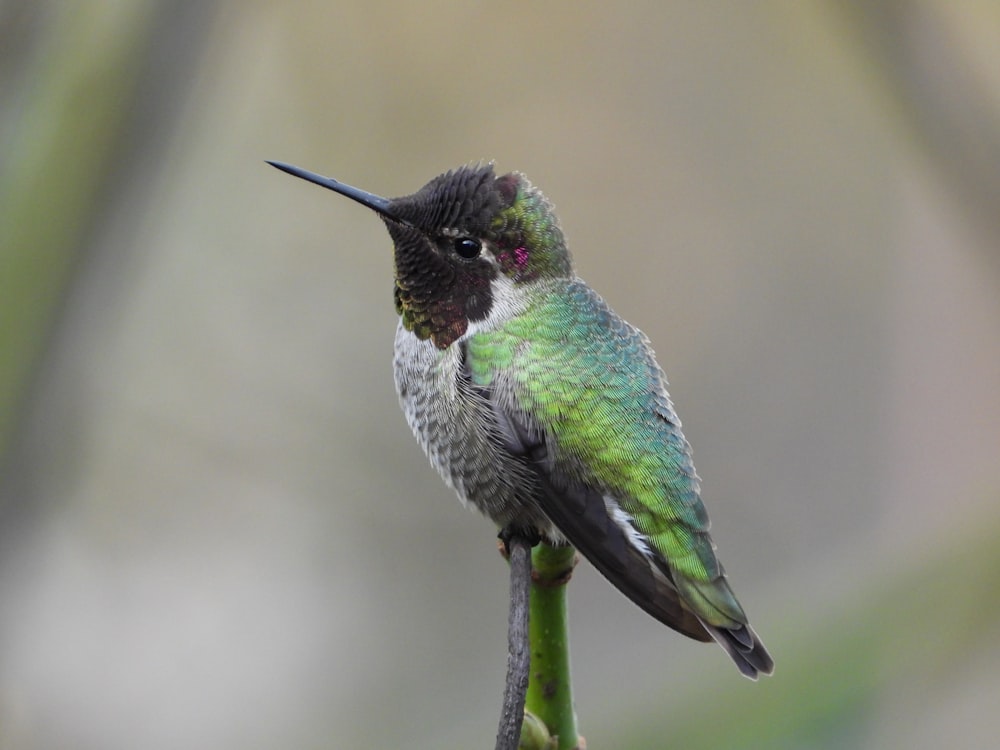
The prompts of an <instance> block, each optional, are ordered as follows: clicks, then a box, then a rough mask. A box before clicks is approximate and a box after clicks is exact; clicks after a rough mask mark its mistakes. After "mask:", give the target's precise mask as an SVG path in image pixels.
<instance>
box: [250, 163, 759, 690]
mask: <svg viewBox="0 0 1000 750" xmlns="http://www.w3.org/2000/svg"><path fill="white" fill-rule="evenodd" d="M268 163H269V164H271V165H272V166H274V167H277V168H278V169H280V170H282V171H284V172H287V173H289V174H291V175H294V176H296V177H300V178H302V179H305V180H308V181H309V182H312V183H315V184H317V185H321V186H322V187H325V188H328V189H330V190H333V191H334V192H336V193H340V194H341V195H343V196H346V197H347V198H350V199H351V200H354V201H356V202H358V203H360V204H361V205H363V206H367V207H368V208H370V209H372V210H373V211H375V212H376V213H377V214H378V215H379V217H380V218H381V219H382V221H383V222H384V223H385V226H386V228H387V229H388V231H389V236H390V238H391V239H392V243H393V246H394V265H395V285H394V291H393V295H394V301H395V308H396V312H397V313H398V315H399V323H398V326H397V328H396V337H395V348H394V357H393V369H394V376H395V385H396V391H397V393H398V396H399V402H400V405H401V407H402V410H403V413H404V414H405V416H406V421H407V422H408V424H409V426H410V428H411V429H412V431H413V433H414V435H415V436H416V438H417V440H418V441H419V443H420V445H421V446H422V447H423V449H424V451H425V452H426V454H427V456H428V458H429V459H430V462H431V464H433V466H434V468H436V469H437V471H438V472H439V473H440V474H441V476H442V478H443V479H444V481H445V483H446V484H447V485H449V486H450V487H451V488H453V489H454V490H455V492H456V493H457V494H458V496H459V498H460V499H461V500H462V501H463V503H465V504H471V505H472V506H474V507H475V508H477V509H478V510H479V511H481V512H482V513H483V514H485V515H486V516H488V517H489V518H490V519H492V520H493V521H494V522H495V523H496V524H497V526H498V527H499V529H500V538H501V539H502V540H504V539H509V538H510V537H511V535H513V534H515V533H516V534H521V535H523V536H525V537H527V538H529V539H533V540H537V541H545V542H547V543H549V544H554V545H563V544H571V545H573V546H574V547H576V549H577V550H578V551H579V552H580V553H581V554H582V555H583V556H584V557H585V558H586V559H587V560H589V561H590V563H591V564H592V565H593V566H594V567H595V568H597V570H598V571H600V572H601V573H602V574H603V575H604V576H605V577H606V578H607V579H608V580H609V581H610V582H611V583H612V584H613V585H614V586H616V587H617V588H618V589H619V590H620V591H621V592H622V593H623V594H625V596H627V597H628V598H629V599H631V600H632V601H633V602H635V604H637V605H638V606H639V607H641V608H642V609H643V610H645V611H646V612H647V613H649V614H650V615H652V616H653V617H654V618H656V619H657V620H659V621H660V622H662V623H664V624H665V625H667V626H669V627H671V628H673V629H674V630H676V631H678V632H680V633H683V634H684V635H686V636H689V637H691V638H693V639H695V640H698V641H711V640H715V641H716V642H717V643H718V644H719V645H720V646H722V648H723V649H724V650H725V651H726V653H728V654H729V656H730V657H731V658H732V660H733V662H735V664H736V666H737V668H738V669H739V670H740V672H741V673H742V674H744V675H745V676H747V677H749V678H751V679H757V676H758V674H771V672H772V671H773V668H774V662H773V660H772V659H771V656H770V655H769V654H768V652H767V649H766V648H765V647H764V645H763V643H761V641H760V638H758V636H757V634H756V633H755V632H754V630H753V629H752V628H751V627H750V624H749V621H748V619H747V616H746V614H745V612H744V611H743V608H742V606H741V605H740V603H739V601H737V599H736V596H735V595H734V593H733V591H732V589H731V588H730V585H729V582H728V580H727V578H726V574H725V571H724V570H723V567H722V564H721V563H720V562H719V559H718V557H717V556H716V551H715V545H714V543H713V542H712V539H711V537H710V536H709V519H708V515H707V513H706V511H705V507H704V505H703V504H702V500H701V489H700V480H699V478H698V475H697V474H696V473H695V468H694V464H693V462H692V458H691V447H690V445H689V444H688V442H687V440H686V439H685V437H684V434H683V433H682V432H681V422H680V420H679V419H678V417H677V414H676V412H675V411H674V406H673V403H672V402H671V399H670V396H669V394H668V393H667V378H666V375H665V374H664V372H663V370H662V369H661V368H660V366H659V365H658V364H657V362H656V359H655V357H654V354H653V349H652V346H651V344H650V341H649V339H648V338H647V337H646V336H645V335H644V334H643V333H642V332H641V331H640V330H639V329H637V328H635V327H633V326H632V325H630V324H629V323H627V322H626V321H625V320H623V319H622V318H621V317H619V316H618V315H617V314H616V313H615V312H614V311H613V310H612V309H611V308H610V307H609V306H608V304H607V303H606V302H605V301H604V300H603V299H602V298H601V297H600V296H599V295H598V294H597V293H596V292H595V291H594V290H593V289H591V287H589V286H588V285H587V284H586V283H585V282H584V281H583V280H582V279H580V278H579V277H578V276H577V275H576V272H575V270H574V265H573V260H572V258H571V256H570V253H569V250H568V249H567V246H566V240H565V237H564V235H563V232H562V229H561V227H560V224H559V221H558V219H557V218H556V214H555V211H554V208H553V205H552V204H551V203H550V202H549V200H548V199H547V198H546V197H545V196H544V195H543V194H542V192H541V191H540V190H538V189H537V188H535V187H534V186H533V185H532V184H531V183H530V182H529V181H528V179H527V178H526V177H525V176H524V175H523V174H521V173H519V172H511V173H508V174H502V175H498V174H496V172H495V171H494V166H493V164H492V163H474V164H469V165H465V166H462V167H459V168H457V169H453V170H451V171H448V172H446V173H444V174H442V175H439V176H438V177H435V178H434V179H433V180H431V181H430V182H428V183H427V184H426V185H425V186H424V187H422V188H421V189H420V190H418V191H417V192H416V193H413V194H412V195H407V196H404V197H401V198H392V199H389V198H383V197H380V196H378V195H374V194H372V193H368V192H366V191H364V190H360V189H358V188H355V187H351V186H350V185H347V184H344V183H342V182H339V181H337V180H334V179H332V178H329V177H323V176H321V175H319V174H316V173H314V172H309V171H307V170H304V169H301V168H299V167H295V166H292V165H290V164H285V163H282V162H273V161H271V162H268Z"/></svg>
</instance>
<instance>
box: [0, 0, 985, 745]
mask: <svg viewBox="0 0 1000 750" xmlns="http://www.w3.org/2000/svg"><path fill="white" fill-rule="evenodd" d="M480 158H489V159H496V161H497V165H498V169H500V170H512V169H517V170H521V171H523V172H525V173H526V174H528V175H529V177H530V178H531V179H532V181H533V182H535V184H537V185H539V186H540V187H541V188H542V189H543V190H544V191H545V192H546V193H547V195H548V196H549V197H550V198H551V199H552V200H553V201H554V202H555V203H556V205H557V207H558V210H559V215H560V217H561V219H562V222H563V226H564V228H565V230H566V233H567V235H568V237H569V241H570V246H571V248H572V249H573V251H574V255H575V258H576V262H577V268H578V270H579V272H580V274H581V275H582V276H583V277H584V278H585V279H587V280H588V281H589V282H590V283H591V284H592V285H594V286H595V287H596V288H597V289H598V290H599V291H601V293H602V294H603V295H604V296H605V297H606V298H607V299H608V300H609V301H610V302H611V304H612V305H613V306H614V307H615V308H616V309H617V310H618V312H620V313H621V314H623V315H624V316H625V317H627V318H628V319H629V320H630V321H632V322H633V323H635V324H637V325H639V326H640V327H641V328H643V329H644V330H645V331H646V333H647V334H648V335H649V336H650V337H651V339H652V340H653V342H654V345H655V346H656V348H657V351H658V353H659V358H660V361H661V363H662V364H663V365H664V366H665V368H666V369H667V372H668V374H669V375H670V378H671V383H672V395H673V397H674V401H675V403H676V405H677V408H678V410H679V412H680V414H681V416H682V418H683V420H684V424H685V429H686V432H687V435H688V438H689V439H690V440H691V442H692V443H693V445H694V449H695V459H696V463H697V465H698V468H699V472H700V474H701V476H702V478H703V480H704V483H703V485H704V494H705V499H706V502H707V504H708V507H709V510H710V512H711V514H712V518H713V520H714V523H715V526H714V532H715V533H714V536H715V539H716V541H717V542H718V544H719V546H720V549H721V554H722V558H723V560H724V561H725V563H726V566H727V568H728V571H729V573H730V577H731V579H732V580H733V582H734V584H735V586H736V588H737V590H738V591H739V593H740V596H741V599H742V600H743V601H744V603H745V604H746V606H747V609H748V611H749V612H750V614H751V617H752V618H753V621H754V623H755V625H756V626H757V629H758V631H759V632H760V633H761V635H762V636H763V638H764V640H765V641H766V643H767V644H768V647H769V648H770V649H771V651H772V653H773V654H774V656H775V659H776V662H777V672H776V674H775V676H774V677H773V678H770V679H767V680H763V681H762V682H760V683H759V684H756V685H753V684H751V683H749V682H746V681H743V680H741V679H740V678H739V677H738V675H737V674H736V672H735V671H734V670H733V668H732V666H731V665H730V664H729V663H728V661H727V659H726V658H725V656H724V655H723V654H722V652H721V651H719V650H718V649H715V648H709V647H706V646H701V645H698V644H696V643H694V642H691V641H688V640H686V639H683V638H681V637H680V636H677V635H676V634H674V633H672V632H671V631H668V630H667V629H665V628H663V627H662V626H659V625H657V624H656V623H655V622H654V621H652V620H651V619H650V618H648V617H647V616H645V615H644V614H643V613H642V612H640V611H639V610H638V609H637V608H635V607H633V606H632V605H630V604H629V603H628V602H627V601H626V600H625V599H624V598H622V597H621V596H620V595H619V594H617V592H615V591H614V590H613V589H612V588H611V587H610V586H609V585H608V584H606V583H605V582H604V581H603V580H602V579H601V578H600V577H599V576H598V575H597V574H595V573H594V572H593V570H591V569H589V568H588V567H586V566H581V568H580V569H579V572H578V575H577V577H576V578H575V579H574V582H573V585H572V587H571V591H570V599H571V604H570V606H571V627H572V643H573V668H574V683H575V689H576V698H577V708H578V714H579V717H580V727H581V731H582V732H583V734H584V735H585V736H586V737H587V739H588V746H589V747H591V748H595V749H596V748H654V747H655V748H660V747H663V748H669V747H678V748H680V747H683V748H709V747H711V748H713V749H714V750H718V749H719V748H765V747H766V748H804V747H809V748H824V749H826V748H848V747H850V748H886V747H908V748H939V747H941V746H947V747H950V748H956V749H957V748H966V747H967V748H983V747H989V746H991V745H992V743H993V742H994V738H995V736H996V733H997V732H998V731H1000V718H998V716H997V712H996V708H995V707H996V706H997V705H998V704H1000V678H998V677H997V675H998V673H1000V672H998V670H1000V647H998V645H997V644H998V642H1000V626H998V614H1000V612H998V610H1000V607H998V605H997V596H996V595H997V593H998V591H1000V545H998V544H997V542H996V539H997V535H998V532H1000V506H998V503H997V500H998V496H1000V461H998V448H1000V257H998V247H1000V212H998V211H997V206H998V205H1000V171H998V170H997V165H998V164H1000V7H998V6H997V5H996V4H995V3H992V2H985V1H984V2H979V3H976V2H967V3H961V2H960V3H949V4H945V3H934V2H913V3H895V2H881V3H862V2H847V3H840V2H820V1H819V0H816V1H813V2H798V3H797V2H768V3H758V4H749V3H734V2H731V3H702V4H689V3H683V4H681V3H633V4H628V3H626V4H620V3H619V4H608V3H551V4H521V3H503V2H493V3H491V2H479V3H457V2H444V1H441V2H425V3H420V4H402V3H400V4H393V3H387V4H376V3H361V2H341V3H335V4H334V3H322V2H299V3H286V4H278V3H264V2H217V3H207V2H166V1H165V0H130V1H129V2H111V1H108V2H92V3H87V4H65V3H58V2H26V1H25V0H8V1H7V2H4V3H2V4H0V368H2V369H0V389H2V390H0V447H2V451H3V464H2V470H3V473H2V478H0V493H2V494H0V748H3V750H8V749H10V750H29V749H30V750H36V749H44V750H48V749H49V748H84V749H86V748H94V749H95V750H97V749H100V750H109V749H119V748H120V749H122V750H125V749H131V748H144V750H160V749H161V748H164V749H165V748H180V747H183V748H241V750H242V749H247V748H265V747H267V748H270V747H296V748H321V747H323V748H326V747H330V748H346V747H366V748H367V747H371V748H388V747H404V746H405V747H409V748H466V747H490V746H492V742H493V733H494V731H495V725H496V719H497V716H498V711H499V703H500V696H501V689H502V682H503V670H504V665H505V648H506V644H505V625H506V623H505V617H506V603H507V598H506V597H507V592H506V585H507V577H506V576H507V573H506V569H505V566H504V564H503V563H502V561H501V560H500V558H499V557H498V555H497V553H496V551H495V546H494V534H495V531H494V529H493V528H492V526H491V524H490V523H489V522H488V521H486V520H484V519H482V518H480V517H479V516H477V515H476V514H474V513H473V512H470V511H465V510H463V509H462V508H461V507H460V506H459V505H458V503H457V502H456V501H455V498H454V497H453V496H452V494H451V493H450V491H448V490H446V489H445V488H444V486H443V485H442V484H441V482H440V480H439V479H438V478H437V476H436V475H435V473H434V472H433V471H432V470H431V468H430V467H429V466H428V465H427V463H426V461H425V459H424V457H423V455H422V454H421V452H420V449H419V448H418V446H417V444H416V443H415V441H414V440H413V439H412V437H411V436H410V434H409V431H408V430H407V428H406V426H405V423H404V421H403V418H402V416H401V414H400V413H399V411H398V408H397V405H396V398H395V395H394V392H393V387H392V377H391V364H390V361H391V348H392V334H393V330H394V325H395V316H394V313H393V309H392V300H391V273H392V269H391V258H390V245H389V241H388V237H387V236H386V233H385V231H384V228H383V227H382V226H381V225H380V223H379V222H378V221H377V220H376V219H375V218H374V217H373V216H371V215H370V214H369V212H367V211H365V210H363V209H362V208H360V207H359V206H357V205H354V204H352V203H350V202H349V201H346V200H343V199H338V198H337V197H336V196H334V195H333V194H330V193H326V192H324V191H322V190H320V189H318V188H316V187H314V186H309V185H306V184H304V183H301V182H298V181H296V180H293V179H292V178H290V177H288V176H286V175H283V174H280V173H279V172H277V171H275V170H273V169H271V168H270V167H267V166H266V165H265V164H264V159H280V160H285V161H290V162H292V163H295V164H299V165H301V166H303V167H306V168H309V169H313V170H315V171H318V172H321V173H324V174H330V175H332V176H336V177H337V178H339V179H342V180H344V181H346V182H349V183H352V184H355V185H357V186H359V187H362V188H365V189H368V190H371V191H374V192H378V193H382V194H386V195H399V194H404V193H409V192H412V191H413V190H416V189H417V188H419V187H420V186H421V185H422V184H423V183H424V182H426V181H427V180H428V179H430V178H431V177H433V176H434V175H436V174H438V173H439V172H441V171H444V170H445V169H447V168H450V167H454V166H457V165H459V164H462V163H464V162H467V161H471V160H477V159H480Z"/></svg>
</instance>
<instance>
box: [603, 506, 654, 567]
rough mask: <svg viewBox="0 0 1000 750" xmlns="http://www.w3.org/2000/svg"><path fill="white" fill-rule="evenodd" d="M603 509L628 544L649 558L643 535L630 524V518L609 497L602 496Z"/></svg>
mask: <svg viewBox="0 0 1000 750" xmlns="http://www.w3.org/2000/svg"><path fill="white" fill-rule="evenodd" d="M604 507H605V508H606V509H607V511H608V515H609V516H611V520H612V521H614V522H615V524H616V525H617V526H618V528H619V529H621V530H622V531H623V532H625V538H626V539H628V541H629V544H631V545H632V546H633V547H635V548H636V549H637V550H639V551H640V552H641V553H642V554H644V555H645V556H646V557H651V556H652V553H651V552H650V550H649V542H648V541H647V540H646V537H645V535H644V534H642V533H640V532H639V530H638V529H636V527H635V525H634V524H633V523H632V516H630V515H629V514H628V513H626V512H625V511H624V510H622V509H621V506H619V505H618V503H617V502H616V501H615V499H614V498H613V497H611V496H610V495H605V496H604Z"/></svg>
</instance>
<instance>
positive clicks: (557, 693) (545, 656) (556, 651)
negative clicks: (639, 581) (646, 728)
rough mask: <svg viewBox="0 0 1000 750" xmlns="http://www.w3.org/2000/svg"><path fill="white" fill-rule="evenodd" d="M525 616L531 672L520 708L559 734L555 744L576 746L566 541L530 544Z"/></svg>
mask: <svg viewBox="0 0 1000 750" xmlns="http://www.w3.org/2000/svg"><path fill="white" fill-rule="evenodd" d="M531 562H532V569H533V575H532V585H531V597H530V607H529V616H528V637H529V641H530V644H531V677H530V679H529V681H528V694H527V698H526V701H525V710H526V711H528V712H530V713H532V714H534V715H535V716H536V717H537V718H538V719H541V720H542V722H544V724H545V725H546V726H547V727H548V729H549V732H550V733H551V734H552V735H558V737H559V745H558V747H559V750H574V748H580V747H582V744H581V741H580V737H579V734H578V732H577V728H576V713H575V711H574V710H573V689H572V684H571V681H570V667H569V627H568V621H567V612H566V584H567V583H568V582H569V578H570V576H571V575H572V572H573V566H574V565H575V564H576V550H575V549H573V548H572V547H553V546H550V545H548V544H544V543H543V544H539V545H538V546H536V547H535V548H534V549H533V550H532V555H531Z"/></svg>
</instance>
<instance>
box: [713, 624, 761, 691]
mask: <svg viewBox="0 0 1000 750" xmlns="http://www.w3.org/2000/svg"><path fill="white" fill-rule="evenodd" d="M702 625H703V626H704V628H705V630H707V631H708V632H709V634H710V635H711V636H712V637H713V638H714V639H715V642H716V643H718V644H719V645H720V646H722V648H724V649H725V651H726V653H727V654H729V657H730V658H731V659H732V660H733V662H735V664H736V668H737V669H739V670H740V672H741V673H742V674H743V675H744V676H745V677H749V678H750V679H751V680H756V679H757V676H758V675H759V674H772V673H773V672H774V660H773V659H772V658H771V655H770V654H769V653H767V649H766V648H764V644H763V643H761V642H760V638H758V637H757V634H756V633H755V632H754V631H753V628H751V627H750V626H749V625H740V626H739V627H738V628H717V627H714V626H712V625H708V624H706V623H704V622H703V623H702Z"/></svg>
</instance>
